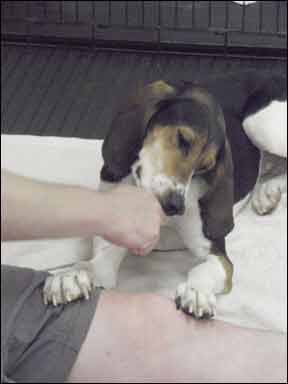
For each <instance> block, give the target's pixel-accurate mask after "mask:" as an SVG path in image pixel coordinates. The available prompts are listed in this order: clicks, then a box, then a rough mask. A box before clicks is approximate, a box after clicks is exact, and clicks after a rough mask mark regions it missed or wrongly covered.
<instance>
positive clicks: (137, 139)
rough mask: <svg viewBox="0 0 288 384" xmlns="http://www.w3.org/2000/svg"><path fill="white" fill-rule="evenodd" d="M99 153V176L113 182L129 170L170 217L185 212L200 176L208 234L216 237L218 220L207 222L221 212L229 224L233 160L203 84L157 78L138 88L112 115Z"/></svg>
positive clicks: (214, 105)
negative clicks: (175, 83) (193, 182)
mask: <svg viewBox="0 0 288 384" xmlns="http://www.w3.org/2000/svg"><path fill="white" fill-rule="evenodd" d="M103 158H104V166H103V168H102V172H101V177H102V180H104V181H109V182H117V181H120V180H121V179H122V178H124V177H125V176H127V175H128V174H129V173H131V172H132V174H133V176H134V178H135V180H136V183H137V185H139V186H142V187H144V188H146V189H148V190H150V191H152V192H153V193H154V194H155V195H156V196H157V198H158V200H159V201H160V203H161V205H162V208H163V210H164V212H165V213H166V214H167V215H169V216H171V215H182V214H183V213H184V212H185V209H186V203H187V195H188V190H189V185H190V182H191V179H192V178H196V177H201V179H202V180H204V181H205V185H206V193H205V194H204V196H203V198H202V199H201V206H202V216H203V220H204V223H206V235H207V236H208V237H211V238H212V237H218V235H217V232H218V224H219V223H216V224H215V223H214V224H213V223H212V225H211V224H210V222H211V217H212V221H213V217H214V218H215V216H219V217H223V215H224V221H225V222H227V223H226V224H225V225H227V224H228V227H231V225H230V221H231V217H232V205H233V183H232V160H231V155H230V148H229V144H228V142H227V140H226V134H225V122H224V117H223V113H222V110H221V108H220V106H219V105H218V104H217V102H216V101H215V99H214V98H213V97H212V95H210V94H209V93H208V91H207V90H206V89H204V88H202V87H201V86H199V85H193V84H191V85H186V86H184V87H182V88H181V89H180V88H176V87H173V86H171V85H169V84H167V83H166V82H163V81H157V82H155V83H152V84H150V85H148V86H147V87H145V88H144V89H142V90H141V91H139V93H138V94H137V95H136V97H135V96H134V98H133V99H132V101H130V102H129V103H128V105H127V106H126V107H125V108H124V109H122V110H121V111H120V112H119V113H118V115H117V116H116V118H115V119H114V121H113V123H112V127H111V130H110V132H109V134H108V136H107V138H106V139H105V141H104V145H103ZM215 193H217V194H220V195H221V198H220V200H219V196H218V197H216V196H214V194H215ZM221 199H222V202H221ZM215 204H216V205H215ZM225 205H229V209H228V211H229V213H225V211H227V209H226V210H225V209H224V208H223V207H225ZM209 206H211V207H210V208H209ZM211 210H212V211H213V210H214V213H212V211H211ZM217 212H218V213H217ZM228 216H229V218H228ZM228 222H229V223H228ZM212 227H213V228H212ZM229 230H230V229H229ZM216 235H217V236H216Z"/></svg>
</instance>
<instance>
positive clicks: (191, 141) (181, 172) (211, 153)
mask: <svg viewBox="0 0 288 384" xmlns="http://www.w3.org/2000/svg"><path fill="white" fill-rule="evenodd" d="M205 144H206V137H203V136H201V135H199V134H198V133H197V132H195V131H193V130H192V129H191V128H190V127H187V126H175V127H156V128H155V129H153V131H152V132H151V133H150V134H149V135H148V136H147V138H146V140H145V141H144V145H143V152H145V154H146V155H147V156H148V157H150V158H151V159H152V158H153V162H154V161H155V168H154V169H155V173H162V174H163V175H165V176H166V177H169V178H173V179H175V180H177V181H179V182H181V183H183V184H185V183H186V182H187V181H188V179H189V177H190V176H191V173H192V171H193V170H194V171H197V170H198V169H208V168H209V169H210V168H211V167H212V166H213V165H214V164H215V161H216V148H214V147H213V146H212V145H210V146H208V147H207V148H205V150H204V146H205Z"/></svg>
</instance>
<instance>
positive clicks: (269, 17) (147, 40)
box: [1, 1, 287, 57]
mask: <svg viewBox="0 0 288 384" xmlns="http://www.w3.org/2000/svg"><path fill="white" fill-rule="evenodd" d="M238 3H249V4H246V5H240V4H238ZM250 3H252V4H250ZM1 8H2V16H1V20H2V39H3V40H6V41H7V40H10V41H11V40H12V41H21V42H23V41H24V42H32V43H53V44H55V43H62V44H63V43H64V44H67V43H69V44H84V45H87V44H88V45H93V46H102V47H110V48H111V47H114V48H117V49H121V48H133V49H134V48H136V49H138V50H139V49H155V50H158V51H159V50H163V49H165V50H166V51H169V50H171V51H188V52H191V51H193V52H196V51H197V52H206V53H209V52H213V53H215V52H221V53H228V54H229V53H241V54H246V55H251V56H262V55H266V56H270V57H272V56H276V57H285V56H286V44H287V37H286V36H287V2H286V1H255V2H233V1H2V2H1Z"/></svg>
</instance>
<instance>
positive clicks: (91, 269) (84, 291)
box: [43, 238, 127, 305]
mask: <svg viewBox="0 0 288 384" xmlns="http://www.w3.org/2000/svg"><path fill="white" fill-rule="evenodd" d="M126 253H127V250H126V249H125V248H121V247H118V246H115V245H114V244H112V243H110V242H108V241H106V240H104V239H102V238H95V239H94V247H93V256H94V257H93V258H92V259H91V260H89V261H83V262H80V263H77V264H75V265H74V266H73V267H72V268H70V269H69V270H67V271H64V272H60V273H59V272H58V273H56V274H55V275H51V276H49V277H48V278H47V279H46V281H45V285H44V289H43V297H44V302H45V304H50V303H51V304H53V305H59V304H66V303H69V302H71V301H75V300H78V299H80V298H82V297H85V298H86V299H89V297H90V294H91V291H92V289H94V288H96V287H104V288H113V287H115V286H116V282H117V274H118V270H119V267H120V264H121V262H122V260H123V258H124V257H125V255H126Z"/></svg>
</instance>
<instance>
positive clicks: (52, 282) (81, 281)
mask: <svg viewBox="0 0 288 384" xmlns="http://www.w3.org/2000/svg"><path fill="white" fill-rule="evenodd" d="M96 286H97V283H96V282H95V278H94V273H93V269H92V267H91V265H90V264H89V263H81V264H79V265H76V266H75V267H74V268H73V269H71V270H69V271H65V272H60V273H58V274H55V275H52V276H49V277H48V278H47V279H46V281H45V284H44V288H43V300H44V303H45V304H46V305H47V304H53V305H54V306H56V305H59V304H66V303H70V302H71V301H75V300H77V299H80V298H82V297H84V298H85V299H86V300H88V299H89V297H90V294H91V291H92V289H93V288H94V287H96Z"/></svg>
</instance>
